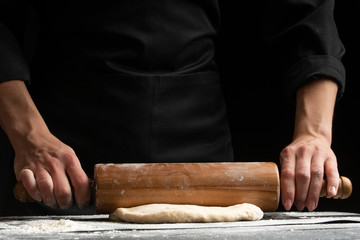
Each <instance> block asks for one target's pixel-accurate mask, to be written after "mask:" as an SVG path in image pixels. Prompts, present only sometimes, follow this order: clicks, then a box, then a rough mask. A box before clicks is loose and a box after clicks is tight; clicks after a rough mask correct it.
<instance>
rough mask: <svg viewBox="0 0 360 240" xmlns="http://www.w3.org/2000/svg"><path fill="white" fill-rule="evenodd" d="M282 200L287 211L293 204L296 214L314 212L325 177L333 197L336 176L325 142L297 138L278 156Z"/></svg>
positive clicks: (317, 138) (331, 152)
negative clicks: (305, 211)
mask: <svg viewBox="0 0 360 240" xmlns="http://www.w3.org/2000/svg"><path fill="white" fill-rule="evenodd" d="M280 163H281V198H282V204H283V206H284V207H285V209H286V210H290V209H291V206H292V205H293V204H294V205H295V206H296V208H297V209H298V210H299V211H302V210H303V209H304V208H305V207H306V208H307V209H308V210H309V211H313V210H314V209H315V208H316V207H317V205H318V201H319V195H320V191H321V186H322V181H323V176H324V173H325V174H326V178H327V182H328V185H327V192H328V194H329V195H330V196H335V195H336V193H337V190H338V184H339V172H338V169H337V160H336V156H335V154H334V152H333V151H332V149H331V148H330V143H329V141H328V140H327V139H326V138H322V137H318V136H311V135H305V136H299V137H298V138H296V139H294V141H293V142H292V143H291V144H290V145H288V146H287V147H286V148H285V149H284V150H283V151H282V152H281V154H280Z"/></svg>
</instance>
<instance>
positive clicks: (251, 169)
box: [14, 162, 352, 213]
mask: <svg viewBox="0 0 360 240" xmlns="http://www.w3.org/2000/svg"><path fill="white" fill-rule="evenodd" d="M326 185H327V183H326V180H324V181H323V186H322V190H321V196H322V197H327V196H326ZM93 191H94V195H95V207H96V212H97V213H112V212H113V211H115V209H116V208H119V207H133V206H138V205H143V204H149V203H173V204H195V205H202V206H230V205H235V204H239V203H252V204H255V205H256V206H258V207H260V208H261V209H262V210H263V211H276V209H277V208H278V206H279V200H280V181H279V172H278V168H277V165H276V164H275V163H272V162H222V163H151V164H137V163H133V164H97V165H95V169H94V182H93ZM351 192H352V184H351V181H350V180H349V179H348V178H346V177H341V178H340V184H339V190H338V193H337V195H336V196H335V197H334V198H341V199H344V198H347V197H349V196H350V195H351ZM14 194H15V197H16V198H17V199H18V200H20V201H22V202H27V201H29V200H30V198H29V196H28V195H27V193H26V190H25V189H24V187H23V186H22V184H21V183H18V184H17V185H16V186H15V188H14Z"/></svg>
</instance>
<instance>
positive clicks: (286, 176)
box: [280, 147, 295, 210]
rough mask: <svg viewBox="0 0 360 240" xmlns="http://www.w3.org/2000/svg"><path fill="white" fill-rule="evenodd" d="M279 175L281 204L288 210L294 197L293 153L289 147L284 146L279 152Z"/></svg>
mask: <svg viewBox="0 0 360 240" xmlns="http://www.w3.org/2000/svg"><path fill="white" fill-rule="evenodd" d="M280 163H281V176H280V188H281V199H282V204H283V206H284V208H285V209H286V210H290V209H291V206H292V205H293V203H294V197H295V155H294V154H293V153H292V150H291V148H290V147H287V148H285V149H284V150H283V151H282V152H281V154H280Z"/></svg>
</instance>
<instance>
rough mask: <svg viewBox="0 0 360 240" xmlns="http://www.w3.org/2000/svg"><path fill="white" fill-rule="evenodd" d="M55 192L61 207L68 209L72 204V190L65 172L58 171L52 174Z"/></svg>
mask: <svg viewBox="0 0 360 240" xmlns="http://www.w3.org/2000/svg"><path fill="white" fill-rule="evenodd" d="M52 179H53V184H54V194H55V197H56V200H57V203H58V205H59V207H61V208H63V209H66V208H69V207H71V205H72V192H71V187H70V183H69V180H68V178H67V176H66V174H65V172H56V173H54V174H53V175H52Z"/></svg>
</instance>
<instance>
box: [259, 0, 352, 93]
mask: <svg viewBox="0 0 360 240" xmlns="http://www.w3.org/2000/svg"><path fill="white" fill-rule="evenodd" d="M266 2H267V3H266V4H267V5H266V8H265V9H266V10H265V13H264V24H265V27H264V29H265V39H266V42H267V43H269V44H270V45H269V46H270V47H271V48H272V55H273V56H274V58H276V59H277V60H278V63H279V66H280V67H281V72H282V74H283V84H282V85H283V88H284V91H285V94H286V95H287V96H288V97H289V98H290V99H294V97H295V95H296V91H297V89H299V88H300V87H301V86H302V85H304V84H305V83H307V82H308V81H311V80H314V79H317V78H319V77H327V78H330V79H332V80H334V81H335V82H336V83H337V84H338V86H339V91H338V99H339V98H340V97H341V96H342V95H343V93H344V88H345V69H344V66H343V64H342V62H341V58H342V56H343V55H344V52H345V50H344V46H343V44H342V42H341V41H340V39H339V36H338V32H337V28H336V25H335V22H334V16H333V12H334V3H335V0H277V1H266Z"/></svg>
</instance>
